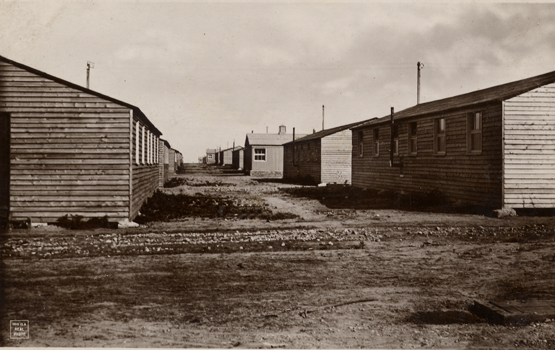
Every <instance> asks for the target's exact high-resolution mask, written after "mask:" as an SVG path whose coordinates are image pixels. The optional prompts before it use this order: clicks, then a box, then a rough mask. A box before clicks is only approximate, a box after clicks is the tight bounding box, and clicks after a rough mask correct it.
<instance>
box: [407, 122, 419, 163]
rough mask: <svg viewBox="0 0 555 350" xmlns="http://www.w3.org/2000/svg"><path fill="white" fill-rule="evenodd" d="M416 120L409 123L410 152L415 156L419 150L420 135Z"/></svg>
mask: <svg viewBox="0 0 555 350" xmlns="http://www.w3.org/2000/svg"><path fill="white" fill-rule="evenodd" d="M416 130H417V125H416V122H412V123H409V154H410V155H412V156H415V155H416V153H417V152H418V137H417V133H416Z"/></svg>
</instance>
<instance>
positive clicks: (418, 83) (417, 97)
mask: <svg viewBox="0 0 555 350" xmlns="http://www.w3.org/2000/svg"><path fill="white" fill-rule="evenodd" d="M422 68H424V63H420V62H418V63H417V64H416V70H417V74H416V104H420V70H422Z"/></svg>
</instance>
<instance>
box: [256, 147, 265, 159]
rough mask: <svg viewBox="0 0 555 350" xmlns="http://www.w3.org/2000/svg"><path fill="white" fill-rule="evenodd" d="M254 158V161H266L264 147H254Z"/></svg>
mask: <svg viewBox="0 0 555 350" xmlns="http://www.w3.org/2000/svg"><path fill="white" fill-rule="evenodd" d="M254 160H255V161H256V162H265V161H266V148H255V149H254Z"/></svg>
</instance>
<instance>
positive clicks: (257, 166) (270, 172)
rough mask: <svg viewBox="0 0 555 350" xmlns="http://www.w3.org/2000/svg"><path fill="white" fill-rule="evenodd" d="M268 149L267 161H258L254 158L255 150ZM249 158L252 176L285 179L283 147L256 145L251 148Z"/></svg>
mask: <svg viewBox="0 0 555 350" xmlns="http://www.w3.org/2000/svg"><path fill="white" fill-rule="evenodd" d="M257 148H265V149H266V160H265V161H257V160H255V158H254V150H255V149H257ZM249 158H250V160H251V164H250V165H251V169H250V173H249V174H250V175H251V176H254V177H271V178H281V177H283V146H281V145H279V146H269V145H266V146H264V145H256V146H252V147H251V148H250V154H249Z"/></svg>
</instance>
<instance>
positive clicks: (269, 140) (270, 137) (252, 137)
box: [245, 134, 306, 146]
mask: <svg viewBox="0 0 555 350" xmlns="http://www.w3.org/2000/svg"><path fill="white" fill-rule="evenodd" d="M304 136H306V134H297V135H295V137H299V138H301V137H304ZM289 141H293V134H282V135H279V134H247V139H246V141H245V144H247V143H248V144H249V145H251V146H281V145H283V144H284V143H287V142H289Z"/></svg>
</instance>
